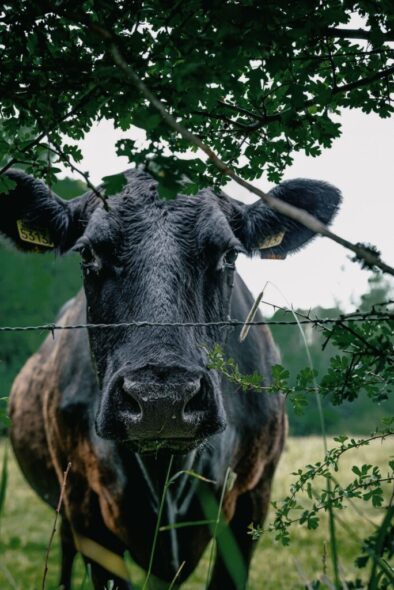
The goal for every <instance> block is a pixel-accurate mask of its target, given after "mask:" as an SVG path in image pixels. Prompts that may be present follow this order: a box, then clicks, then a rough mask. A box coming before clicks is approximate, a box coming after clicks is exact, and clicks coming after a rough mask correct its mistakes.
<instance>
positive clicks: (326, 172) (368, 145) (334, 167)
mask: <svg viewBox="0 0 394 590" xmlns="http://www.w3.org/2000/svg"><path fill="white" fill-rule="evenodd" d="M120 137H133V138H134V139H135V138H143V132H141V130H137V129H131V130H130V131H128V132H126V133H125V132H120V131H116V130H114V128H113V125H112V123H111V122H109V121H104V122H101V123H100V124H98V125H96V126H95V127H94V128H93V129H92V130H91V131H90V133H89V134H88V135H87V136H86V138H85V139H84V140H83V141H81V142H79V143H78V145H79V146H80V148H81V150H82V153H83V154H84V159H83V161H82V162H81V163H80V164H79V167H80V168H81V169H83V170H84V171H88V172H89V174H90V177H91V180H92V182H94V183H96V184H98V183H99V182H100V181H101V178H102V177H103V176H107V175H109V174H116V173H118V172H122V171H124V170H126V169H127V168H128V167H130V164H129V163H128V160H127V158H125V157H118V156H117V155H116V153H115V147H114V146H115V142H116V141H117V140H118V139H119V138H120ZM393 168H394V120H387V119H379V117H377V116H376V115H374V114H370V115H365V114H363V113H361V112H360V111H345V112H344V113H343V116H342V136H341V137H340V138H339V139H337V140H336V141H335V143H334V145H333V147H332V148H331V149H329V150H325V151H324V152H323V154H322V155H321V156H320V157H318V158H311V157H306V156H305V155H303V154H296V156H295V159H294V163H293V165H292V166H290V167H288V168H287V170H286V172H285V175H284V179H289V178H297V177H307V178H314V179H321V180H326V181H328V182H330V183H331V184H334V185H336V186H337V187H338V188H340V189H341V191H342V193H343V205H342V209H341V211H340V212H339V214H338V216H337V218H336V220H335V222H334V224H333V226H332V229H333V230H334V231H335V232H336V233H338V234H339V235H341V236H342V237H344V238H346V239H348V240H350V241H352V242H358V241H361V242H370V243H372V244H374V245H376V246H377V247H378V248H379V249H380V250H381V252H382V257H383V260H384V261H385V262H387V263H388V264H390V265H391V266H394V248H393V246H394V198H393V197H394V195H393V186H394V178H393ZM67 175H68V176H69V175H70V174H69V172H68V171H67ZM255 184H256V186H258V187H260V188H261V189H263V190H264V191H267V190H268V189H269V188H271V186H272V185H270V184H269V183H268V182H267V181H266V179H264V178H261V179H260V180H259V181H257V182H255ZM224 190H225V191H226V192H227V193H228V194H230V196H233V197H235V198H237V199H240V200H242V201H245V202H252V201H254V200H255V197H254V196H253V195H252V196H251V195H250V194H248V193H247V191H246V190H244V189H242V188H241V187H239V186H238V185H237V184H235V183H234V182H230V183H229V184H228V185H227V186H226V187H224ZM349 256H350V252H348V251H347V250H345V249H344V248H342V247H341V246H339V245H337V244H335V243H333V242H331V241H330V240H328V239H327V238H317V239H316V240H315V241H314V242H312V243H311V244H310V245H308V246H307V247H306V248H305V249H304V250H302V251H301V252H299V253H298V254H295V255H294V256H292V257H289V258H288V259H286V260H284V261H269V260H260V259H257V258H256V259H253V260H250V259H247V258H246V257H244V256H242V257H241V258H240V259H239V262H238V270H239V272H240V274H241V275H242V277H243V278H244V280H245V281H246V283H247V285H248V286H249V288H250V289H251V291H252V292H253V293H254V294H255V295H257V294H258V293H259V292H260V291H261V290H262V289H263V287H264V285H265V284H266V282H267V281H269V284H268V286H267V288H266V290H265V294H264V299H266V300H267V301H271V302H274V303H277V304H279V305H283V304H288V303H291V304H293V305H294V306H295V307H303V308H308V307H312V306H316V305H321V306H330V305H333V304H334V303H335V302H336V301H339V302H341V303H342V305H343V306H344V307H345V309H351V308H352V307H353V305H352V303H354V302H357V299H358V297H359V295H361V294H362V293H363V292H365V290H366V289H367V280H368V277H369V276H370V273H368V272H367V271H363V270H361V268H360V266H359V265H357V264H354V263H352V262H350V260H349ZM285 300H287V301H285ZM264 311H265V313H269V309H265V310H264Z"/></svg>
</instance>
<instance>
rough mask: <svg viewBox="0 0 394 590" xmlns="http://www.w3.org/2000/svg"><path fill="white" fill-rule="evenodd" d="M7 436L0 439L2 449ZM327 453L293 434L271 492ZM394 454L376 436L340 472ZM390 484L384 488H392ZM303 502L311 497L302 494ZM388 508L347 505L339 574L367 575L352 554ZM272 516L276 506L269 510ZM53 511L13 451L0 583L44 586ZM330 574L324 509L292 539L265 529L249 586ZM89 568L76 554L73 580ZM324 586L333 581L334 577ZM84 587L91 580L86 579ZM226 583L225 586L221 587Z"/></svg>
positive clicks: (51, 589) (51, 575)
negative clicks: (282, 540)
mask: <svg viewBox="0 0 394 590" xmlns="http://www.w3.org/2000/svg"><path fill="white" fill-rule="evenodd" d="M3 448H4V443H2V444H0V451H3ZM322 456H323V450H322V439H321V438H318V437H308V438H289V439H288V441H287V444H286V450H285V453H284V455H283V458H282V460H281V463H280V465H279V468H278V474H277V477H276V481H275V486H274V491H273V497H274V499H276V500H278V499H280V498H283V497H284V495H285V494H286V492H287V490H288V488H289V485H290V484H291V482H292V480H293V479H294V478H293V477H292V476H291V475H290V474H291V472H293V471H295V470H296V469H297V468H298V467H302V466H303V465H306V464H308V463H311V462H314V461H317V460H319V459H320V458H321V457H322ZM389 456H391V457H392V456H394V444H393V440H390V439H388V440H386V441H385V442H384V443H380V442H377V443H374V444H371V445H370V446H368V447H363V448H362V449H361V450H359V451H358V452H354V451H350V452H349V453H345V455H344V456H343V458H342V459H341V464H340V465H341V468H340V472H339V474H337V477H338V479H339V480H340V481H341V483H346V482H347V481H349V480H350V478H351V474H350V472H351V467H352V466H353V465H355V464H360V463H373V464H377V465H380V466H382V467H383V466H384V465H386V464H387V459H388V457H389ZM390 491H391V490H389V489H387V494H389V493H390ZM302 502H303V503H306V502H307V501H306V500H305V498H304V499H303V500H302ZM382 515H383V510H382V509H374V508H372V507H371V505H370V504H366V503H364V502H361V504H360V505H358V506H355V507H353V506H351V505H349V506H348V507H347V508H346V509H345V510H342V511H341V512H340V514H339V515H338V517H339V518H338V519H337V536H338V546H339V557H340V568H341V575H342V576H343V577H344V578H346V579H348V580H349V579H355V578H356V577H361V578H363V577H365V576H366V575H367V574H368V570H366V571H365V570H358V569H356V568H355V566H354V559H355V557H356V556H357V555H358V554H359V547H360V541H361V539H362V538H364V537H365V536H367V535H368V533H369V532H370V531H372V530H373V523H376V524H378V523H379V522H380V521H381V519H382ZM271 516H272V511H271ZM53 519H54V514H53V512H52V511H51V510H50V509H49V508H47V506H46V505H45V504H44V503H43V502H42V501H41V500H39V499H38V498H37V497H36V496H35V494H34V493H33V492H32V491H31V490H30V489H29V487H28V486H27V485H26V483H25V482H24V480H23V478H22V476H21V474H20V472H19V470H18V468H17V466H16V464H15V461H14V460H13V459H11V461H10V472H9V481H8V488H7V496H6V502H5V507H4V512H3V515H2V518H1V520H0V589H1V590H7V589H13V590H35V589H37V590H38V589H41V586H42V575H43V569H44V563H45V552H46V548H47V544H48V539H49V536H50V533H51V530H52V526H53ZM58 559H59V545H58V541H57V538H56V539H55V542H54V545H53V548H52V551H51V554H50V559H49V571H48V577H47V584H46V588H47V590H55V588H56V580H57V576H58ZM207 564H208V554H206V555H205V557H204V559H203V560H202V562H201V563H200V566H199V568H198V571H197V572H196V573H195V574H194V576H193V577H192V579H190V580H189V581H188V582H187V583H186V585H184V586H183V587H184V588H185V589H186V590H189V589H190V590H200V589H201V590H202V589H203V588H204V587H205V575H206V571H207ZM131 570H132V573H133V580H134V582H135V583H136V584H141V582H142V580H143V572H141V570H138V569H137V568H136V567H132V568H131ZM325 574H326V578H327V579H328V580H331V579H332V575H331V564H330V560H329V543H328V533H327V520H326V518H325V516H323V517H322V520H321V526H320V527H319V528H318V529H317V530H315V531H309V530H307V529H305V528H303V527H301V526H298V525H297V526H296V527H295V528H294V529H293V534H292V542H291V544H290V546H289V547H283V546H281V545H279V544H277V543H275V541H274V539H273V537H272V536H271V534H267V535H263V537H262V539H261V540H260V544H259V546H258V549H257V551H256V554H255V557H254V560H253V565H252V571H251V579H250V590H263V589H264V590H274V589H275V590H277V589H293V588H305V587H307V588H308V587H311V586H309V585H308V583H309V582H310V581H311V580H316V579H318V578H321V577H322V576H324V575H325ZM83 575H84V570H83V567H82V562H81V560H80V558H78V563H77V567H76V571H75V586H74V587H75V588H76V589H77V590H79V589H80V588H81V587H82V579H83ZM328 580H327V581H326V582H325V583H323V584H322V585H321V586H320V588H332V587H333V586H332V585H330V583H329V581H328ZM83 587H84V590H88V589H89V588H90V586H89V582H86V583H85V584H84V585H83ZM223 590H225V589H223Z"/></svg>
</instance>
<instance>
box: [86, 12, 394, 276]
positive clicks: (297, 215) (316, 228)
mask: <svg viewBox="0 0 394 590" xmlns="http://www.w3.org/2000/svg"><path fill="white" fill-rule="evenodd" d="M85 23H86V20H85ZM87 26H88V27H89V28H90V29H91V30H92V31H94V32H96V33H97V34H98V35H100V36H101V38H102V39H103V40H104V41H105V42H106V43H107V44H108V50H109V53H110V54H111V56H112V58H113V60H114V62H115V64H116V65H117V67H118V68H119V69H120V70H121V71H122V72H123V73H124V75H125V77H126V79H127V80H129V82H131V83H132V84H133V86H135V87H136V88H137V89H138V90H139V91H140V92H141V94H142V95H143V96H144V97H145V98H146V99H147V100H148V101H149V102H150V104H151V105H152V106H153V107H154V108H155V109H156V110H157V111H158V112H159V113H160V115H161V117H162V118H163V120H164V121H165V122H166V123H167V124H168V125H169V126H170V127H171V128H172V129H173V130H174V131H175V132H176V133H178V134H179V135H181V137H183V139H186V140H187V141H189V142H190V143H191V144H192V145H194V146H196V147H198V148H200V149H201V151H203V152H204V153H205V154H206V155H207V156H208V158H209V160H210V161H211V162H212V163H213V165H214V166H215V167H216V168H217V169H218V170H219V171H220V172H221V173H222V174H224V175H225V176H228V177H229V178H231V179H232V180H234V181H235V182H236V183H237V184H239V185H240V186H243V187H244V188H246V189H247V190H248V191H249V192H251V193H253V194H255V195H257V196H258V197H259V198H260V199H261V200H262V201H263V202H264V203H265V204H266V205H267V206H268V207H270V208H271V209H273V210H274V211H277V212H278V213H281V214H282V215H285V216H286V217H290V218H291V219H293V220H294V221H297V222H299V223H301V224H302V225H304V226H305V227H307V228H308V229H310V230H311V231H313V232H314V233H317V234H320V235H322V236H325V237H327V238H329V239H330V240H332V241H334V242H336V243H337V244H340V245H341V246H343V247H344V248H347V249H348V250H351V251H352V252H354V253H355V254H356V257H357V258H359V259H361V260H362V261H363V262H364V263H365V265H367V266H368V267H370V268H371V267H377V268H380V270H382V271H383V272H385V273H387V274H390V275H392V276H394V268H392V267H391V266H389V265H387V264H386V263H385V262H383V261H382V260H381V258H380V256H379V254H378V253H375V252H374V251H373V250H372V249H369V248H365V247H364V246H362V245H361V244H353V243H352V242H349V241H348V240H346V239H345V238H342V237H341V236H338V235H337V234H335V233H334V232H332V231H330V230H329V229H328V228H327V226H326V225H324V224H323V223H322V222H321V221H319V220H318V219H316V217H314V216H313V215H311V214H310V213H308V212H307V211H305V210H303V209H299V208H298V207H294V206H293V205H290V204H289V203H285V202H284V201H281V200H280V199H278V198H276V197H273V196H272V195H270V194H267V193H265V192H263V191H262V190H260V189H259V188H257V187H255V186H254V185H252V184H250V183H249V182H247V181H246V180H244V179H243V178H241V177H240V176H238V174H237V173H236V172H234V170H232V169H231V168H230V167H229V166H228V165H227V164H225V163H224V162H223V161H222V160H221V159H220V158H219V156H218V155H217V154H216V153H215V152H214V151H213V150H212V149H211V148H210V147H209V146H208V145H206V144H205V143H204V142H203V141H202V140H201V139H200V138H199V137H197V136H196V135H194V134H193V133H191V132H190V131H189V130H188V129H186V128H185V127H183V125H181V124H180V123H178V122H177V120H176V119H175V117H173V115H171V114H170V113H169V112H168V111H167V109H166V108H165V106H164V105H163V103H162V102H161V101H160V100H159V99H158V98H157V97H156V96H155V95H154V94H153V93H152V92H151V91H150V90H149V88H148V87H147V86H146V84H145V83H144V82H143V81H142V80H141V79H140V78H139V76H138V75H137V74H136V73H135V72H134V70H133V68H132V67H131V66H130V65H129V64H128V63H127V62H126V61H125V59H124V58H123V56H122V54H121V52H120V50H119V48H118V46H117V44H116V39H115V37H114V36H113V35H112V33H111V32H110V31H108V30H106V29H105V28H103V27H102V26H101V25H98V24H97V23H93V22H88V23H87ZM391 69H393V70H394V68H391ZM375 76H376V75H375ZM375 76H374V78H375ZM347 86H348V87H349V86H350V85H349V84H348V85H347ZM352 87H353V84H352Z"/></svg>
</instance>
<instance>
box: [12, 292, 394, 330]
mask: <svg viewBox="0 0 394 590" xmlns="http://www.w3.org/2000/svg"><path fill="white" fill-rule="evenodd" d="M262 303H264V304H266V305H269V306H271V307H272V308H274V310H280V311H283V312H286V313H288V314H291V315H293V316H297V318H295V319H292V320H275V319H266V320H258V321H250V322H248V321H244V320H239V319H232V318H229V319H227V320H220V321H214V322H153V321H129V322H118V323H97V324H92V323H79V324H69V325H61V324H56V323H53V322H51V323H46V324H39V325H32V326H29V325H26V326H0V332H32V331H48V332H52V333H54V332H55V331H58V330H81V329H88V330H100V329H116V328H123V329H124V328H155V327H168V328H196V327H206V328H210V327H212V328H213V327H218V328H225V327H229V328H231V327H232V328H237V327H242V326H295V325H299V324H309V325H312V326H316V327H317V326H328V325H343V324H344V323H346V322H350V323H363V322H382V321H394V311H393V312H391V311H389V310H387V307H389V306H390V305H393V304H394V300H390V301H385V302H382V303H376V304H374V305H373V306H372V307H371V310H369V311H367V312H360V311H359V310H356V311H355V312H352V313H349V314H340V315H339V316H338V317H336V318H318V317H311V315H310V313H308V314H304V313H301V312H299V311H296V310H294V309H289V308H285V307H281V306H279V305H276V304H273V303H270V302H268V301H262Z"/></svg>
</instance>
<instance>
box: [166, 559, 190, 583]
mask: <svg viewBox="0 0 394 590" xmlns="http://www.w3.org/2000/svg"><path fill="white" fill-rule="evenodd" d="M185 563H186V561H182V563H181V565H180V566H179V568H178V571H177V572H176V574H175V576H174V577H173V579H172V582H171V584H170V585H169V586H168V590H173V588H174V586H175V582H176V581H177V579H178V578H179V576H180V575H181V571H182V570H183V568H184V567H185Z"/></svg>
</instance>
